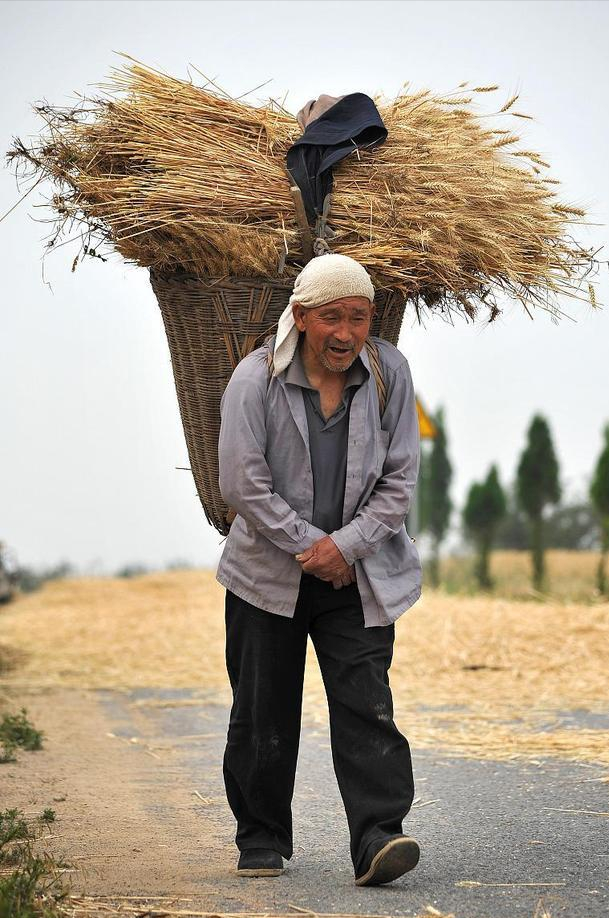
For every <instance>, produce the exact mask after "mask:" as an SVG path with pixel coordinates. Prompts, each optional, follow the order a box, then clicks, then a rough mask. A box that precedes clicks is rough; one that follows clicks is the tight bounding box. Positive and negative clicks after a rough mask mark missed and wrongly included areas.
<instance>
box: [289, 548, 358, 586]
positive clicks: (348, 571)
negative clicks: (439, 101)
mask: <svg viewBox="0 0 609 918" xmlns="http://www.w3.org/2000/svg"><path fill="white" fill-rule="evenodd" d="M294 557H295V558H296V560H297V561H298V563H299V564H300V566H301V568H302V570H303V571H305V573H307V574H313V575H314V576H315V577H319V578H320V580H330V581H332V585H333V587H334V589H335V590H340V588H341V587H344V586H349V584H350V583H354V582H355V565H353V564H351V565H349V564H347V562H346V561H345V559H344V558H343V556H342V554H341V553H340V550H339V548H338V547H337V545H336V542H335V541H334V540H333V539H331V538H330V536H324V537H323V539H319V541H317V542H314V543H313V545H311V547H310V548H307V549H306V550H305V551H303V552H301V553H300V554H299V555H294Z"/></svg>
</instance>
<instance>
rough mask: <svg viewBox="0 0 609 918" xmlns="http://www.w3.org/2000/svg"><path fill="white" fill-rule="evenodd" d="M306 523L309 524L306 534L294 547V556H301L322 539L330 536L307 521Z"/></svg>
mask: <svg viewBox="0 0 609 918" xmlns="http://www.w3.org/2000/svg"><path fill="white" fill-rule="evenodd" d="M305 522H306V524H307V528H306V531H305V534H304V536H303V537H302V539H301V540H300V542H298V543H297V544H296V545H294V551H293V552H292V554H293V555H299V554H300V553H301V552H303V551H306V550H307V548H310V547H311V545H313V544H314V543H315V542H319V540H320V539H325V537H326V536H327V535H328V533H327V532H324V531H323V529H319V528H318V527H317V526H314V525H313V523H309V522H308V521H307V520H305Z"/></svg>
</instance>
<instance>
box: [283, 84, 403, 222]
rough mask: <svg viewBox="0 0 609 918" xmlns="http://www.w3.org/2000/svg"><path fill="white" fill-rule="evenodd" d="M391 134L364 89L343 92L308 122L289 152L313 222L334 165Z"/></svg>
mask: <svg viewBox="0 0 609 918" xmlns="http://www.w3.org/2000/svg"><path fill="white" fill-rule="evenodd" d="M386 138H387V128H386V127H385V125H384V124H383V121H382V118H381V116H380V114H379V111H378V109H377V107H376V105H375V104H374V102H373V101H372V99H371V98H370V96H366V95H365V94H364V93H362V92H353V93H351V94H350V95H347V96H343V97H342V99H340V100H339V101H338V102H337V103H336V104H335V105H332V106H331V107H330V108H328V109H327V110H326V111H325V112H323V114H322V115H320V117H319V118H316V119H315V121H311V122H310V124H308V125H307V127H306V129H305V132H304V134H303V135H302V137H299V139H298V140H297V141H296V143H294V144H293V145H292V146H291V147H290V149H289V150H288V152H287V156H286V162H287V168H288V172H289V173H290V175H291V176H292V179H293V180H294V182H295V183H296V184H297V185H298V187H299V188H300V190H301V192H302V199H303V201H304V205H305V210H306V212H307V217H308V219H309V221H310V222H311V223H313V222H314V221H315V219H316V217H318V216H320V215H321V213H322V208H323V203H324V200H325V197H326V195H328V194H329V193H330V192H331V191H332V167H333V166H335V165H336V163H338V162H340V160H341V159H344V158H345V156H348V155H349V153H353V151H354V150H355V149H356V148H357V149H372V148H373V147H377V146H379V145H380V144H382V143H383V142H384V141H385V140H386Z"/></svg>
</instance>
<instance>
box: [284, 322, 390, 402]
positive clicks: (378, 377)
mask: <svg viewBox="0 0 609 918" xmlns="http://www.w3.org/2000/svg"><path fill="white" fill-rule="evenodd" d="M364 345H365V347H366V350H367V351H368V358H369V360H370V366H371V367H372V374H373V376H374V381H375V383H376V391H377V395H378V400H379V414H380V416H381V419H382V417H383V414H384V412H385V405H386V404H387V386H386V385H385V380H384V379H383V371H382V369H381V360H380V357H379V349H378V347H377V345H376V344H375V342H374V341H372V340H371V339H370V338H366V340H365V342H364ZM266 362H267V366H268V371H269V372H268V376H267V380H266V388H267V392H268V388H269V386H270V384H271V377H272V375H273V353H272V351H271V349H270V347H269V348H268V352H267V356H266Z"/></svg>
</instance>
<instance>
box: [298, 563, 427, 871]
mask: <svg viewBox="0 0 609 918" xmlns="http://www.w3.org/2000/svg"><path fill="white" fill-rule="evenodd" d="M318 583H319V586H318V587H317V589H316V592H315V596H314V597H313V596H312V599H311V623H310V633H311V637H312V640H313V643H314V646H315V651H316V653H317V659H318V660H319V665H320V669H321V673H322V677H323V680H324V685H325V689H326V694H327V697H328V707H329V712H330V739H331V746H332V759H333V762H334V769H335V772H336V777H337V781H338V786H339V789H340V793H341V796H342V799H343V803H344V806H345V812H346V814H347V822H348V825H349V831H350V836H351V858H352V860H353V866H354V869H355V873H356V875H358V874H359V872H360V868H361V866H362V862H363V859H364V857H365V853H366V848H367V846H368V845H369V844H370V843H371V842H372V841H376V840H377V839H381V838H384V837H387V836H391V835H397V834H400V833H401V832H402V820H403V819H404V817H405V816H406V814H407V813H408V811H409V810H410V807H411V805H412V801H413V798H414V778H413V773H412V760H411V755H410V746H409V744H408V741H407V739H406V738H405V737H404V736H403V735H402V734H401V733H400V731H399V730H398V728H397V727H396V725H395V723H394V721H393V700H392V696H391V689H390V687H389V675H388V673H389V667H390V666H391V660H392V656H393V643H394V636H395V626H394V625H393V624H391V625H386V626H382V627H380V626H379V627H373V628H364V617H363V610H362V605H361V599H360V596H359V592H358V590H357V584H355V583H354V584H350V585H349V586H348V587H343V588H342V589H340V590H334V589H333V587H332V585H331V584H329V585H328V584H325V583H324V582H323V581H318Z"/></svg>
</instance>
